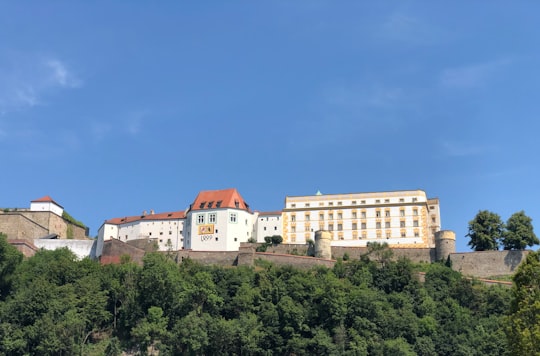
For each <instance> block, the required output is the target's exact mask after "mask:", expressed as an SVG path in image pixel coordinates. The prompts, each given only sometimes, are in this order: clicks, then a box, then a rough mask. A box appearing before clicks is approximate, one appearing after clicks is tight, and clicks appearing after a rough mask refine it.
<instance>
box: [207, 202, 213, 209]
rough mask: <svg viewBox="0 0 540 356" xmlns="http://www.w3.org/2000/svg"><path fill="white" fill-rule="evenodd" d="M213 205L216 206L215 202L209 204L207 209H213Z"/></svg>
mask: <svg viewBox="0 0 540 356" xmlns="http://www.w3.org/2000/svg"><path fill="white" fill-rule="evenodd" d="M212 205H214V202H213V201H211V202H209V203H208V206H207V208H208V209H210V208H212Z"/></svg>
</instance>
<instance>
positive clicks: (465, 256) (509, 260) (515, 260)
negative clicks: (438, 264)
mask: <svg viewBox="0 0 540 356" xmlns="http://www.w3.org/2000/svg"><path fill="white" fill-rule="evenodd" d="M529 252H530V251H504V250H503V251H477V252H463V253H452V254H450V260H451V261H452V268H453V269H454V270H456V271H458V272H461V273H462V274H464V275H468V276H474V277H493V276H507V275H510V274H513V273H514V272H515V271H516V269H517V267H518V266H519V264H520V263H521V262H523V261H524V260H525V258H526V257H527V254H529Z"/></svg>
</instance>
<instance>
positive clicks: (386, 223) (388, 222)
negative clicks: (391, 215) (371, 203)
mask: <svg viewBox="0 0 540 356" xmlns="http://www.w3.org/2000/svg"><path fill="white" fill-rule="evenodd" d="M384 227H385V228H387V229H389V228H390V221H387V222H385V223H384Z"/></svg>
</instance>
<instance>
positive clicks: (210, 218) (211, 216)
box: [208, 213, 216, 224]
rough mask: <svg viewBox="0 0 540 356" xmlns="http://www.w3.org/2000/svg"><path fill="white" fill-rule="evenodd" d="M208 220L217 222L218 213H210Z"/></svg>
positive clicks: (213, 222)
mask: <svg viewBox="0 0 540 356" xmlns="http://www.w3.org/2000/svg"><path fill="white" fill-rule="evenodd" d="M208 222H209V223H210V224H215V223H216V213H212V214H208Z"/></svg>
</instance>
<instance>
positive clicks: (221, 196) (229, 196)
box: [190, 188, 250, 211]
mask: <svg viewBox="0 0 540 356" xmlns="http://www.w3.org/2000/svg"><path fill="white" fill-rule="evenodd" d="M224 208H225V209H226V208H228V209H240V210H246V211H250V210H249V205H248V204H247V203H246V202H245V201H244V198H242V196H241V195H240V193H238V191H237V190H236V189H235V188H229V189H221V190H205V191H202V192H199V194H198V195H197V198H195V201H194V202H193V204H191V206H190V210H192V211H193V210H210V209H224Z"/></svg>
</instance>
